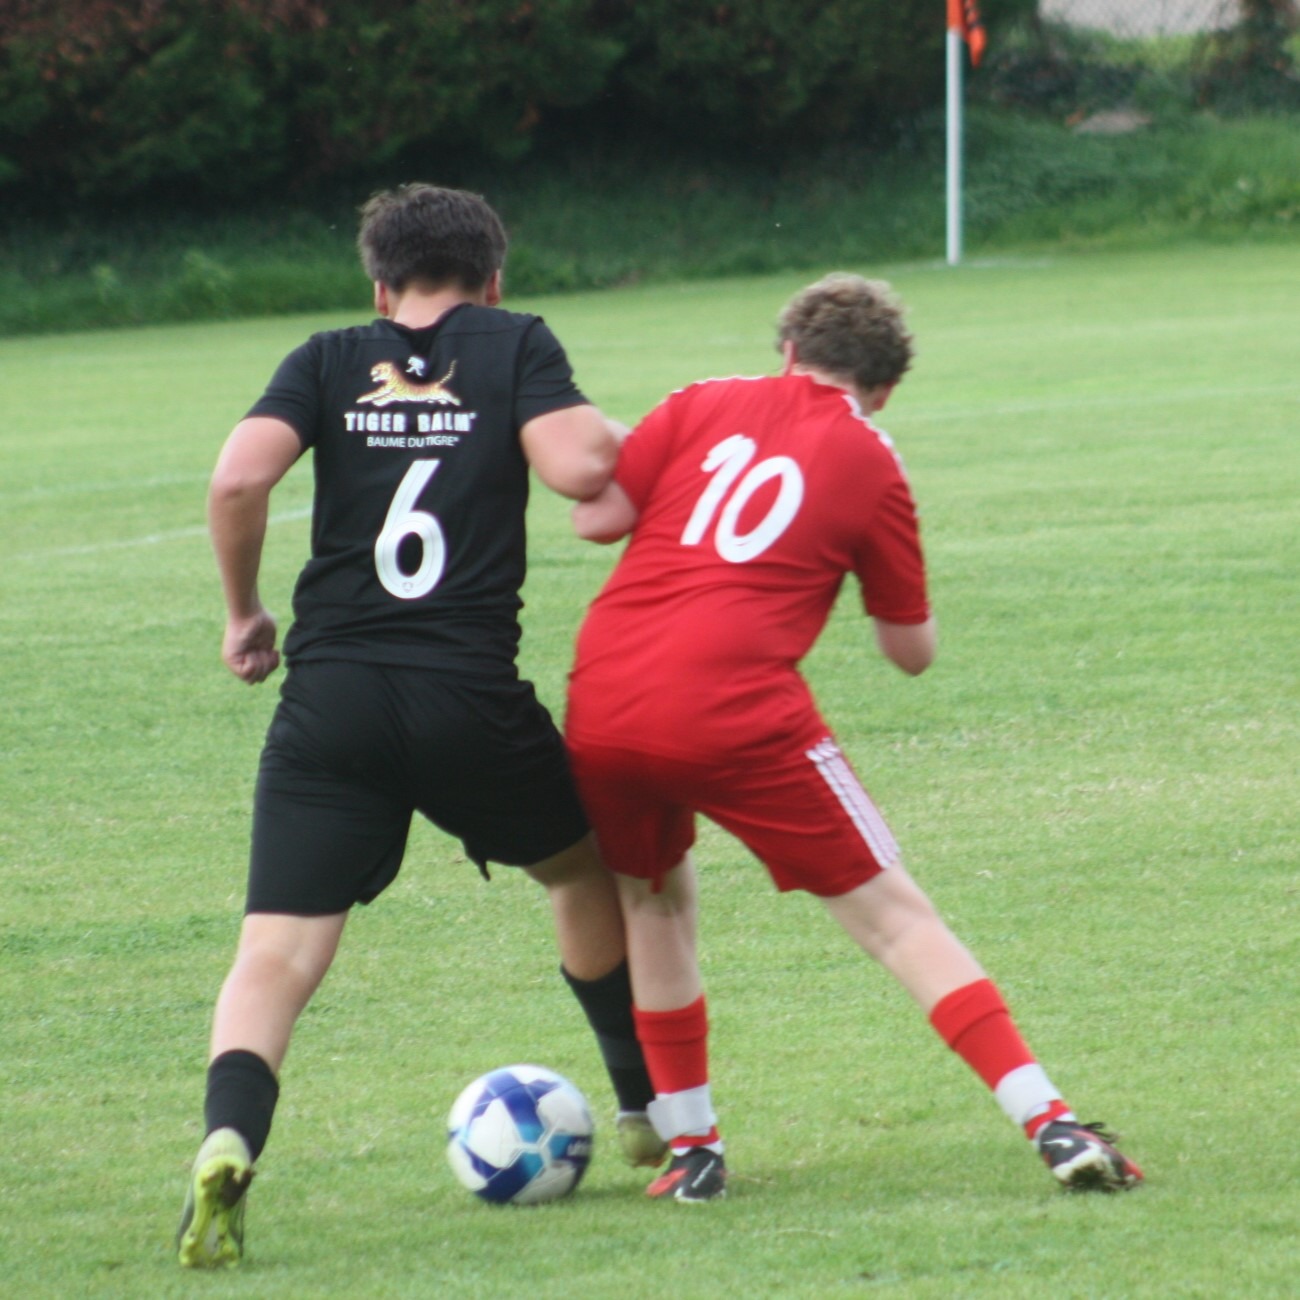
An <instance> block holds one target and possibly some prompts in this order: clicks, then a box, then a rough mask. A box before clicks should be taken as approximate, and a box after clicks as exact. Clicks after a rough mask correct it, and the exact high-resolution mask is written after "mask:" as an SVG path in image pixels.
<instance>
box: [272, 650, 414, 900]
mask: <svg viewBox="0 0 1300 1300" xmlns="http://www.w3.org/2000/svg"><path fill="white" fill-rule="evenodd" d="M357 667H358V666H356V665H346V664H328V665H327V664H319V665H317V664H309V665H305V666H304V667H303V668H301V669H293V670H291V672H290V675H289V678H288V679H287V680H286V682H285V686H284V690H283V693H282V697H281V702H280V705H279V707H278V708H277V710H276V713H275V717H274V718H273V719H272V723H271V726H270V729H269V730H268V733H267V740H266V744H265V746H264V747H263V751H262V757H261V762H260V764H259V768H258V777H257V788H256V792H255V795H254V801H253V837H252V853H251V857H250V868H249V888H248V901H247V910H249V911H252V912H290V913H297V914H300V915H318V914H324V913H330V912H342V911H346V910H347V909H348V908H350V907H351V906H352V905H353V904H354V903H357V902H369V901H370V900H371V899H373V898H375V897H376V896H377V895H378V894H380V893H381V892H382V891H383V890H384V889H385V888H386V887H387V886H388V885H389V884H390V883H391V882H392V880H393V878H394V877H395V876H396V875H397V872H398V870H399V869H400V867H401V862H402V856H403V853H404V851H405V848H406V839H407V834H408V831H409V828H410V821H411V812H412V808H411V804H410V802H409V800H408V799H406V798H404V797H403V795H402V793H401V792H400V789H399V788H397V787H396V786H395V785H394V783H393V782H392V780H391V779H389V773H390V768H391V756H392V751H393V748H394V743H395V742H394V738H393V736H392V735H391V734H385V732H384V730H383V728H382V727H380V726H377V725H376V719H378V718H380V717H381V716H382V715H381V711H380V709H379V707H378V703H379V699H380V693H379V690H378V688H377V685H376V682H375V680H374V677H373V675H372V674H370V673H368V672H366V671H356V669H357Z"/></svg>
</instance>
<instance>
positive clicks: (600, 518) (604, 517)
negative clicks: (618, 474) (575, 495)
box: [572, 479, 639, 545]
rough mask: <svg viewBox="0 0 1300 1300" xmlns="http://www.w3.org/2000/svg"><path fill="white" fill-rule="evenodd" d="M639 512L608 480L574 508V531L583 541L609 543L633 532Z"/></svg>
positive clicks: (629, 499)
mask: <svg viewBox="0 0 1300 1300" xmlns="http://www.w3.org/2000/svg"><path fill="white" fill-rule="evenodd" d="M638 513H639V512H638V510H637V508H636V506H634V505H633V504H632V499H631V498H630V497H629V496H628V494H627V493H626V492H624V491H623V489H622V488H621V487H619V485H618V484H617V483H616V482H615V481H614V480H613V479H610V481H609V482H608V483H607V484H605V486H604V488H603V489H602V490H601V491H600V493H599V494H598V495H596V496H594V497H592V498H591V500H590V501H579V502H578V504H577V505H576V506H574V507H573V511H572V516H573V531H574V532H575V533H577V534H578V536H579V537H581V538H582V539H583V541H585V542H600V543H601V544H603V545H608V544H609V543H610V542H617V541H619V540H621V539H622V538H624V537H626V536H627V535H628V533H630V532H631V531H632V527H633V525H634V524H635V523H636V521H637V515H638Z"/></svg>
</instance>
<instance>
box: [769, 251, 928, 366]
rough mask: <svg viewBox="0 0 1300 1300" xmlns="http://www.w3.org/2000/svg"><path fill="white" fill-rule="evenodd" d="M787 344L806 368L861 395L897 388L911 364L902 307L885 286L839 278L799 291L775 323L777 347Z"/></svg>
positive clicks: (839, 275) (856, 277)
mask: <svg viewBox="0 0 1300 1300" xmlns="http://www.w3.org/2000/svg"><path fill="white" fill-rule="evenodd" d="M786 340H789V341H790V342H792V343H793V344H794V350H795V356H796V358H797V359H798V360H799V361H800V362H801V363H802V364H803V365H805V366H811V367H813V368H814V369H816V370H822V371H825V372H826V373H827V374H830V375H834V376H835V377H836V378H840V379H851V380H852V381H853V383H854V384H855V385H856V386H857V387H858V388H860V389H863V390H866V389H870V388H875V387H877V386H878V385H880V384H896V383H898V381H899V380H900V379H902V377H903V375H904V374H906V373H907V369H908V367H909V366H910V365H911V364H912V354H913V350H912V335H911V334H910V333H909V332H908V329H907V327H906V325H905V324H904V323H903V307H902V304H901V303H900V302H899V301H898V299H897V298H896V297H895V296H894V291H893V290H892V289H891V288H890V287H889V285H888V284H886V283H885V282H884V281H883V280H864V279H863V278H862V277H861V276H860V275H849V274H847V273H844V272H836V273H835V274H833V275H828V276H824V277H823V278H822V279H820V280H818V281H817V282H816V283H815V284H810V285H809V286H808V287H807V288H806V289H801V290H800V291H799V292H798V293H797V294H795V296H794V297H793V298H791V299H790V301H789V302H788V303H786V305H785V306H784V307H783V308H782V309H781V314H780V316H778V317H777V340H776V346H777V349H778V350H780V348H781V346H782V345H783V344H784V343H785V342H786Z"/></svg>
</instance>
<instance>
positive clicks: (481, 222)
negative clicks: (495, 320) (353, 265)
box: [357, 184, 506, 293]
mask: <svg viewBox="0 0 1300 1300" xmlns="http://www.w3.org/2000/svg"><path fill="white" fill-rule="evenodd" d="M357 248H358V250H359V251H360V253H361V264H362V266H364V267H365V269H366V275H368V276H369V277H370V279H371V280H378V281H380V282H381V283H383V284H386V285H387V286H388V287H389V288H390V289H395V290H397V292H399V293H400V292H402V291H403V290H404V289H406V288H407V287H408V286H409V285H411V284H417V283H418V284H421V285H424V286H427V287H429V288H438V287H441V286H442V285H457V286H459V287H460V288H461V289H465V290H467V291H469V292H470V293H473V292H476V291H477V290H479V289H481V288H483V286H484V285H485V284H487V282H488V281H489V280H490V279H491V278H492V275H493V273H494V272H495V271H499V270H500V269H501V265H502V263H503V262H504V261H505V256H506V232H505V227H504V226H502V224H501V219H500V217H498V216H497V214H496V213H495V212H493V211H492V209H491V208H490V207H489V206H488V204H487V202H486V200H484V199H483V198H482V197H480V196H479V195H477V194H471V193H469V192H468V191H466V190H448V189H442V188H441V187H439V186H437V185H423V184H411V185H402V186H400V187H399V188H397V189H395V190H381V191H380V192H379V193H377V194H374V195H372V196H371V197H370V198H369V199H368V200H367V201H366V203H365V204H364V205H363V206H362V208H361V228H360V230H359V232H358V234H357Z"/></svg>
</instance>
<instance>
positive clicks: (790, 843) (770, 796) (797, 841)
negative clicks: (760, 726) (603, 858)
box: [699, 737, 899, 897]
mask: <svg viewBox="0 0 1300 1300" xmlns="http://www.w3.org/2000/svg"><path fill="white" fill-rule="evenodd" d="M699 809H700V811H701V812H702V813H704V814H705V816H707V817H708V818H709V819H710V820H711V821H714V822H716V823H717V824H718V825H719V826H721V827H722V828H723V829H724V830H727V831H729V832H730V833H731V834H733V835H735V836H736V837H737V838H738V839H739V840H741V841H742V842H743V843H744V844H745V845H746V846H747V847H748V848H749V849H750V851H751V852H752V853H753V854H754V855H755V856H756V857H757V858H759V859H760V861H762V862H763V864H764V865H765V866H766V867H767V869H768V872H769V874H770V875H771V877H772V879H773V881H774V883H775V884H776V886H777V888H778V889H781V890H790V889H803V890H806V891H808V892H809V893H811V894H816V895H817V896H819V897H831V896H834V895H838V894H843V893H846V892H847V891H848V890H850V889H854V888H856V887H857V886H858V885H861V884H864V883H865V882H866V881H868V880H871V879H872V878H873V877H875V876H876V875H878V874H879V873H880V871H881V870H883V869H884V868H886V867H890V866H893V865H895V864H896V863H897V862H898V861H899V852H898V845H897V843H896V842H895V840H894V837H893V835H892V833H891V832H890V830H889V827H888V825H887V824H886V822H885V819H884V817H883V816H881V814H880V811H879V809H877V808H876V806H875V804H874V802H873V801H872V799H871V796H870V795H869V794H868V793H867V791H866V790H865V788H864V787H863V785H862V783H861V781H860V780H859V779H858V777H857V774H856V773H855V772H854V771H853V768H852V766H851V765H850V764H849V762H848V760H847V759H846V758H845V757H844V755H843V753H842V752H841V751H840V748H839V746H838V745H837V744H836V743H835V741H834V740H833V739H832V738H831V737H826V738H825V739H823V740H822V741H820V742H819V743H818V744H817V745H814V746H810V747H798V748H795V749H792V750H778V749H773V750H769V751H768V752H767V753H766V754H762V755H757V756H753V757H751V758H750V759H749V760H748V761H746V762H738V763H732V764H729V765H728V766H727V767H726V768H725V769H719V770H718V771H717V772H716V773H715V775H714V777H713V779H712V780H711V781H710V782H709V783H708V784H707V786H702V787H701V791H700V802H699Z"/></svg>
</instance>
